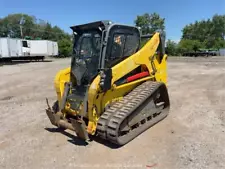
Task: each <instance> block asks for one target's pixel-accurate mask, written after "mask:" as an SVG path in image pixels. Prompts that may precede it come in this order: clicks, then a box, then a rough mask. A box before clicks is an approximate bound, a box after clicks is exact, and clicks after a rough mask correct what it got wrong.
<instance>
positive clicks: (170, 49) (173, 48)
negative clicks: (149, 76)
mask: <svg viewBox="0 0 225 169" xmlns="http://www.w3.org/2000/svg"><path fill="white" fill-rule="evenodd" d="M166 53H167V54H168V55H169V56H176V55H178V51H177V43H175V42H174V41H172V40H170V39H169V40H168V41H167V42H166Z"/></svg>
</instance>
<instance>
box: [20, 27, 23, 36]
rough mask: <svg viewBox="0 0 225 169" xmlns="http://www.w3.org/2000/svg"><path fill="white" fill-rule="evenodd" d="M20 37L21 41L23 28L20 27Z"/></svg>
mask: <svg viewBox="0 0 225 169" xmlns="http://www.w3.org/2000/svg"><path fill="white" fill-rule="evenodd" d="M20 36H21V39H23V27H22V25H20Z"/></svg>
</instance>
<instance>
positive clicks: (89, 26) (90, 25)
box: [70, 20, 112, 33]
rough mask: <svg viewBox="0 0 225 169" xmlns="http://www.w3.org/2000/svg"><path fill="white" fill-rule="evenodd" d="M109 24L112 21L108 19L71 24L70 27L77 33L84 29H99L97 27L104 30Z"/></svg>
mask: <svg viewBox="0 0 225 169" xmlns="http://www.w3.org/2000/svg"><path fill="white" fill-rule="evenodd" d="M111 24H112V21H110V20H102V21H96V22H90V23H86V24H82V25H75V26H71V27H70V28H71V29H72V30H73V31H74V32H77V33H79V32H84V31H86V30H94V29H99V27H100V28H101V29H102V30H104V29H107V27H108V26H109V25H111Z"/></svg>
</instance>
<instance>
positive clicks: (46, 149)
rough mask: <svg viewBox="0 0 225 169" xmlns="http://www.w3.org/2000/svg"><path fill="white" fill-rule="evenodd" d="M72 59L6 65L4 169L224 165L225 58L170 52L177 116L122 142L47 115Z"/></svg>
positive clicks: (1, 121)
mask: <svg viewBox="0 0 225 169" xmlns="http://www.w3.org/2000/svg"><path fill="white" fill-rule="evenodd" d="M69 64H70V60H69V59H60V60H53V61H52V62H32V63H23V64H14V65H4V66H1V67H0V79H1V80H0V110H1V111H0V113H1V115H0V126H1V128H0V168H9V169H12V168H16V169H20V168H21V169H26V168H28V169H30V168H33V169H40V168H155V169H167V168H168V169H194V168H196V169H200V168H201V169H202V168H204V169H206V168H207V169H214V168H216V169H220V168H221V169H222V168H225V161H224V159H225V148H224V145H225V105H224V103H225V88H224V87H225V57H213V58H211V57H210V58H175V57H174V58H173V57H171V58H169V60H168V74H169V75H168V81H169V83H168V90H169V95H170V100H171V111H170V115H169V116H168V117H167V118H166V119H165V120H163V121H162V122H161V123H158V125H156V126H154V127H152V128H151V129H149V130H148V131H146V132H144V133H143V134H142V135H140V136H139V137H137V138H136V139H134V140H133V141H131V142H130V143H128V144H127V145H125V146H123V147H121V148H112V147H110V146H107V145H104V144H102V142H97V141H93V142H91V143H90V144H88V145H84V144H83V143H82V142H81V141H79V140H78V139H76V138H75V137H73V134H74V133H73V132H71V131H67V132H64V133H61V132H59V131H58V130H57V129H55V127H54V126H52V125H51V124H50V121H49V120H48V118H47V116H46V114H45V108H46V104H45V98H46V97H48V98H49V100H50V103H52V102H53V101H54V100H55V99H56V94H55V90H54V85H53V80H54V76H55V74H56V72H57V71H58V70H60V69H63V68H66V67H67V66H69Z"/></svg>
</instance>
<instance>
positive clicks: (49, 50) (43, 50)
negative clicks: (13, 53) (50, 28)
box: [30, 40, 58, 56]
mask: <svg viewBox="0 0 225 169" xmlns="http://www.w3.org/2000/svg"><path fill="white" fill-rule="evenodd" d="M30 55H31V56H56V55H58V44H57V42H53V41H49V40H30Z"/></svg>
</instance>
